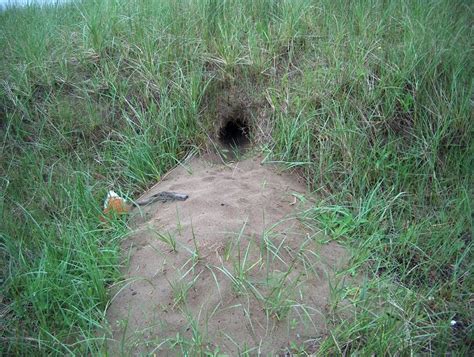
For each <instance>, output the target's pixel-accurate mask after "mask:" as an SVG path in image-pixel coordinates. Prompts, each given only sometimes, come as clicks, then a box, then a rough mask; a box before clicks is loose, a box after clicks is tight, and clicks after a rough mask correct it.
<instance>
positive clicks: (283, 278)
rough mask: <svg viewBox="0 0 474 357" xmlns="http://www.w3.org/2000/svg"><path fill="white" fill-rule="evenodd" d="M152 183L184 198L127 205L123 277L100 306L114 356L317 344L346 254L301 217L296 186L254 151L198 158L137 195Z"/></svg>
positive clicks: (279, 350) (278, 350)
mask: <svg viewBox="0 0 474 357" xmlns="http://www.w3.org/2000/svg"><path fill="white" fill-rule="evenodd" d="M160 191H175V192H180V193H186V194H188V195H189V198H188V199H187V200H186V201H184V202H168V203H159V202H157V203H155V204H152V205H150V206H147V207H145V208H143V209H141V210H139V209H135V210H134V211H133V212H132V215H131V217H130V223H131V225H132V227H133V228H134V233H133V234H132V235H131V236H130V238H129V239H127V240H126V241H125V242H124V244H123V252H124V256H125V257H126V264H125V265H124V266H125V267H126V268H124V272H123V273H124V275H125V277H126V278H127V284H126V285H124V286H123V287H122V288H121V289H120V290H116V291H115V292H114V293H115V297H114V299H113V301H112V303H111V305H110V307H109V309H108V311H107V317H108V321H109V323H110V328H111V331H112V334H113V339H111V342H110V343H109V349H110V350H111V352H112V355H117V354H118V353H120V352H122V353H123V354H125V355H142V354H147V353H156V355H176V353H178V354H179V353H181V352H180V351H182V349H181V348H186V349H187V350H191V351H194V352H193V353H195V354H197V353H198V352H199V351H200V349H204V348H207V349H210V350H212V351H214V350H216V348H217V346H218V347H219V351H220V352H221V353H226V354H229V355H232V356H234V355H238V354H239V353H242V352H244V351H250V354H251V355H254V354H259V353H260V354H264V355H276V354H281V355H283V354H285V353H288V352H290V351H291V348H294V347H295V346H300V347H303V348H304V349H306V351H307V352H311V351H314V350H315V349H316V348H317V346H318V344H319V343H320V341H321V340H322V339H323V338H325V336H326V334H327V323H326V317H325V316H327V312H328V311H327V310H328V301H329V295H330V288H329V283H328V282H329V280H330V279H333V278H334V272H335V271H336V270H337V269H340V268H342V267H343V266H344V265H345V263H346V261H347V254H346V252H345V250H344V249H343V248H342V247H341V246H340V245H338V244H337V243H334V242H331V243H327V244H322V243H319V241H321V240H322V238H324V237H323V236H322V235H321V234H319V233H317V232H314V231H310V230H309V229H308V228H306V227H305V226H304V225H303V224H302V223H301V222H300V221H299V220H298V218H297V215H298V212H299V211H300V210H301V209H304V207H305V206H307V205H308V201H307V200H305V199H302V197H303V196H302V195H304V194H306V186H305V185H304V183H302V182H299V181H298V180H297V179H296V178H295V177H294V176H292V175H290V174H288V173H285V172H282V171H281V170H279V169H278V168H277V167H275V166H272V165H267V164H262V163H261V158H260V159H259V158H253V159H247V160H244V161H240V162H237V163H233V164H228V165H222V164H216V163H212V162H211V161H210V160H206V159H203V158H195V159H192V160H190V162H189V163H187V164H186V165H183V166H180V167H178V168H176V169H175V170H173V171H172V172H170V173H169V174H168V175H167V176H166V177H165V179H163V180H162V181H161V182H160V183H158V184H157V185H156V186H155V187H153V188H152V189H151V190H150V191H149V192H147V193H146V194H145V195H144V196H143V197H144V198H146V197H147V196H148V195H152V194H155V193H157V192H160ZM305 197H307V198H310V196H305ZM310 199H311V198H310ZM312 199H316V198H312ZM160 235H161V236H160ZM163 237H167V238H166V239H170V238H169V237H172V238H174V239H175V240H176V251H174V250H173V249H172V246H171V245H170V244H169V243H166V242H165V240H166V239H164V238H163ZM193 332H194V333H193ZM163 341H166V342H164V343H163ZM173 343H174V344H175V346H174V349H173V348H172V344H173ZM290 343H293V344H292V346H291V347H290Z"/></svg>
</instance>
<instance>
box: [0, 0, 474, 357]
mask: <svg viewBox="0 0 474 357" xmlns="http://www.w3.org/2000/svg"><path fill="white" fill-rule="evenodd" d="M472 11H473V8H472V5H471V4H470V2H468V1H464V2H463V1H408V0H407V1H351V2H346V1H328V0H320V1H307V0H295V1H268V0H259V1H230V0H229V1H215V0H207V1H206V0H194V1H160V2H155V1H151V0H141V1H138V0H136V1H121V0H116V1H83V2H79V3H76V4H69V5H64V6H60V7H43V8H39V7H35V6H29V7H26V8H22V9H9V10H7V11H5V12H2V13H0V34H1V35H0V48H1V49H2V54H1V57H0V61H1V62H0V63H1V66H0V83H1V86H0V119H1V135H2V142H1V158H2V160H1V168H2V180H1V185H2V186H1V201H0V202H1V205H0V209H1V213H2V225H1V247H2V249H1V257H2V265H1V272H2V281H1V283H2V292H1V299H0V304H1V305H0V306H1V316H2V317H1V321H2V326H1V330H0V331H1V337H0V339H1V342H2V348H3V352H4V353H5V354H28V353H51V354H64V353H75V354H85V353H93V354H95V353H97V352H98V351H99V350H100V349H101V348H102V347H101V346H102V344H103V337H102V336H101V335H99V334H98V333H97V331H98V327H99V326H100V325H101V324H102V322H103V319H104V314H105V309H106V306H107V303H108V301H109V298H110V297H109V296H108V294H107V287H108V286H109V285H111V284H113V283H114V282H116V281H117V280H118V279H119V278H120V273H119V265H118V264H119V242H120V240H121V239H122V238H123V237H124V236H125V235H126V234H127V227H126V224H125V223H124V222H114V224H112V225H107V226H103V225H100V224H99V221H98V216H99V214H100V206H101V204H102V199H103V197H104V195H105V193H106V192H107V190H109V189H111V188H114V189H116V190H119V191H121V192H122V193H124V194H126V195H130V196H131V195H133V194H134V193H137V192H139V191H141V190H143V189H145V188H146V187H147V186H148V185H150V184H151V183H153V182H154V181H156V180H157V179H159V177H160V175H162V174H163V173H164V172H166V170H168V169H169V168H171V167H172V166H173V165H175V164H176V163H177V162H178V161H179V160H180V159H182V158H183V157H184V155H185V154H186V153H187V152H188V151H189V150H191V149H192V148H193V147H203V145H206V143H207V142H208V140H209V136H211V137H212V133H215V130H216V129H215V121H216V117H215V116H214V114H215V112H216V111H215V109H216V108H215V107H216V105H217V104H216V102H219V101H220V98H221V97H222V96H226V97H229V93H233V94H232V95H231V96H230V97H231V100H235V101H236V102H238V104H239V106H241V107H243V106H245V105H248V108H250V109H246V110H248V112H249V113H250V114H251V115H252V120H251V122H252V125H253V132H252V134H253V139H254V140H255V141H256V142H259V143H262V144H263V146H264V147H265V149H266V150H267V151H268V152H269V153H270V155H271V157H272V158H273V160H275V161H280V162H284V163H286V164H287V165H288V166H289V167H293V168H298V169H299V170H300V172H302V173H303V174H304V176H305V178H306V179H307V180H308V182H309V183H310V185H311V187H313V188H314V189H315V190H316V191H317V192H318V194H319V195H321V201H319V202H318V203H317V204H315V206H314V207H312V208H311V209H309V210H308V211H306V212H305V213H304V217H303V218H302V219H304V220H305V221H306V222H308V224H309V225H311V226H314V227H318V228H320V229H323V230H324V231H325V232H326V233H327V234H328V236H329V237H331V238H333V239H336V240H338V241H340V242H343V243H344V244H346V245H347V246H348V247H351V249H352V250H353V258H352V261H351V262H352V269H353V271H354V273H355V272H359V273H364V274H366V275H367V278H366V280H364V283H361V286H360V287H359V288H357V289H355V290H354V291H352V292H351V293H349V292H346V291H339V290H338V289H337V287H335V288H334V289H335V290H334V291H335V292H337V293H335V298H334V302H333V306H334V310H333V314H332V315H331V316H330V318H331V321H332V326H331V335H330V336H329V337H328V338H327V340H326V341H325V342H324V344H323V345H322V348H321V352H320V353H321V354H322V355H326V354H343V353H346V354H349V353H359V354H361V355H365V354H378V355H383V354H397V353H398V354H403V355H404V354H411V353H428V354H436V355H439V354H445V353H449V352H455V353H458V354H462V353H466V354H467V353H468V351H470V350H471V351H472V343H473V326H472V322H471V318H472V315H473V309H472V298H473V296H472V287H473V285H474V284H473V280H472V261H473V260H472V259H473V256H472V233H473V228H472V206H471V201H472V187H473V186H472V184H473V182H472V165H473V162H472V158H473V145H472V141H471V138H472V134H473V125H472V105H473V99H472V98H473V80H472V78H473V77H472V75H473V66H472V60H471V59H472V45H473V43H472V40H471V38H473V36H472V35H473V34H472V26H471V24H472V20H473V19H472V15H471V14H472ZM223 100H224V99H223ZM225 100H228V98H227V99H225ZM209 133H210V134H209ZM343 298H345V299H349V300H350V301H351V304H349V305H346V304H342V305H341V304H337V302H338V299H343ZM345 310H347V311H345ZM451 320H456V321H458V323H457V324H456V325H455V326H451V325H450V321H451Z"/></svg>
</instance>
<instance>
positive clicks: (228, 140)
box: [219, 108, 250, 149]
mask: <svg viewBox="0 0 474 357" xmlns="http://www.w3.org/2000/svg"><path fill="white" fill-rule="evenodd" d="M249 134H250V126H249V123H248V119H247V116H246V113H245V112H244V111H243V110H242V109H241V108H238V109H234V110H233V111H232V113H230V115H229V116H228V117H226V118H224V119H223V120H222V126H221V128H220V129H219V141H220V143H221V144H222V145H223V146H224V147H227V148H234V149H243V148H245V147H246V146H247V145H248V144H249V143H250V138H249Z"/></svg>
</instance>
